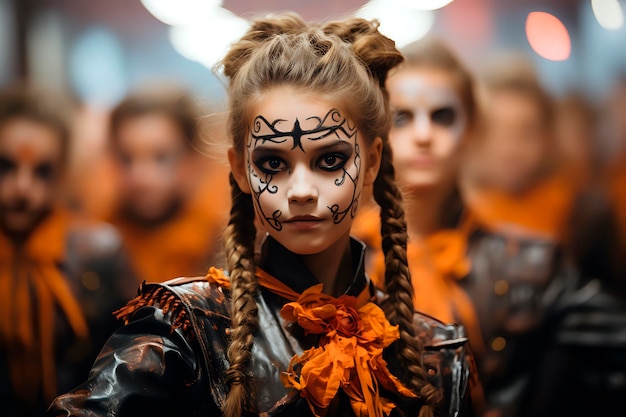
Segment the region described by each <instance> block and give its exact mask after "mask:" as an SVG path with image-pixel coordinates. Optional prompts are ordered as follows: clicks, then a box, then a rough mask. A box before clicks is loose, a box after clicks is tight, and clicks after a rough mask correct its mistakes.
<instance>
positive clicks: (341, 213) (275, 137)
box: [247, 109, 361, 231]
mask: <svg viewBox="0 0 626 417" xmlns="http://www.w3.org/2000/svg"><path fill="white" fill-rule="evenodd" d="M305 120H307V121H311V120H313V121H317V124H316V125H315V126H314V127H313V128H311V129H306V130H303V129H302V127H301V125H300V121H299V120H298V119H296V120H295V122H294V124H293V127H292V129H291V130H289V131H282V130H279V128H278V127H277V125H279V124H280V123H282V122H286V120H284V119H276V120H274V121H273V122H270V121H268V120H267V119H266V118H264V117H263V116H261V115H259V116H256V117H255V119H254V122H253V128H252V131H251V134H250V136H251V138H252V140H251V141H249V143H248V145H247V151H248V158H247V168H248V174H249V177H250V179H251V181H250V183H251V186H252V194H253V197H254V199H255V200H256V204H255V207H256V208H257V211H258V214H259V217H260V218H261V220H262V221H264V222H266V223H267V224H269V226H270V227H272V228H273V229H275V230H277V231H280V230H282V227H283V225H282V223H281V221H280V217H281V215H282V212H281V210H275V211H274V212H273V213H272V214H271V215H268V214H266V213H265V212H264V211H263V208H262V205H261V203H260V198H261V195H263V193H270V194H276V193H277V192H278V187H277V186H276V185H275V184H272V181H273V180H274V176H275V175H277V174H278V173H279V172H282V171H283V170H286V171H288V172H289V173H290V172H291V168H289V167H282V166H280V164H281V163H280V162H279V161H278V160H277V159H274V160H273V159H272V158H268V159H264V160H263V162H262V163H259V161H254V162H255V164H256V165H257V168H258V171H259V172H257V170H255V169H254V167H253V161H252V159H253V158H252V151H254V150H255V149H256V148H257V147H258V146H259V143H260V144H261V145H262V144H265V143H266V142H271V143H275V144H281V143H285V142H286V141H288V140H289V138H291V139H292V140H293V144H292V146H291V150H295V149H296V148H299V149H300V150H301V151H302V152H303V153H306V151H305V149H304V147H303V138H305V139H306V140H311V141H317V140H320V139H324V138H327V137H329V136H331V135H335V136H336V137H337V138H338V139H341V140H344V141H346V140H347V141H349V142H351V143H352V144H353V146H354V169H352V170H353V171H355V172H354V173H350V172H349V170H348V169H347V168H346V166H345V165H346V164H345V163H344V164H340V165H338V169H334V170H332V171H335V170H336V171H337V172H339V173H340V174H341V175H340V176H339V177H338V178H336V179H335V180H334V183H335V185H336V186H337V187H341V186H343V185H344V184H345V182H346V178H348V179H349V180H350V181H351V182H352V184H353V192H352V198H351V201H350V203H349V204H348V205H347V207H343V208H342V207H340V205H339V204H333V205H330V206H327V207H328V209H329V210H330V212H331V213H332V218H333V222H334V223H335V224H339V223H341V222H342V221H343V220H344V219H345V218H346V216H347V215H348V214H350V216H351V218H354V216H355V215H356V212H357V208H358V201H359V198H360V192H357V191H358V182H359V176H360V173H361V155H360V148H359V145H358V144H357V130H356V127H355V126H351V125H350V124H349V121H348V120H347V119H346V118H344V117H342V115H341V113H340V112H339V110H337V109H331V110H330V111H328V113H326V115H325V116H324V117H318V116H311V117H308V118H306V119H305ZM277 163H278V165H279V167H280V169H279V167H276V169H273V168H274V167H273V165H276V164H277ZM266 164H267V165H268V167H266V168H261V165H263V166H265V165H266ZM328 171H329V172H330V171H331V170H328Z"/></svg>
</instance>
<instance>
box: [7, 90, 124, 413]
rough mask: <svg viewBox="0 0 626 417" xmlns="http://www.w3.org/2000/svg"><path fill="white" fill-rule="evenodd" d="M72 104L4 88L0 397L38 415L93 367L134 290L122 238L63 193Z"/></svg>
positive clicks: (10, 408)
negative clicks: (75, 210)
mask: <svg viewBox="0 0 626 417" xmlns="http://www.w3.org/2000/svg"><path fill="white" fill-rule="evenodd" d="M69 148H70V128H69V108H68V111H67V112H66V111H65V108H64V106H63V105H62V100H58V99H57V98H56V97H53V96H49V95H48V94H46V93H43V92H40V91H35V90H34V89H32V88H27V87H22V86H20V87H12V88H7V89H5V90H3V91H1V92H0V401H2V409H3V413H2V414H3V415H4V416H20V417H27V416H39V415H41V414H42V413H43V412H44V411H45V409H46V407H47V405H48V404H49V402H50V401H51V399H52V398H54V396H56V395H57V394H58V393H59V392H63V391H65V390H67V389H69V388H71V387H73V386H75V385H77V384H78V383H79V382H80V380H81V379H82V378H83V377H84V375H85V373H86V372H88V370H89V369H90V366H91V364H92V363H93V361H94V359H95V358H96V355H97V353H98V349H99V348H100V346H101V345H102V343H104V342H105V341H106V339H107V338H108V337H109V336H110V334H111V333H112V332H113V331H114V330H115V329H116V328H117V327H118V323H117V321H116V320H115V318H114V317H113V315H112V312H113V311H114V310H116V309H118V308H120V307H121V306H123V305H124V303H125V302H126V301H127V300H128V299H129V298H130V297H132V295H133V293H134V289H133V287H134V286H135V284H136V279H135V277H134V276H133V275H132V274H131V272H130V271H131V269H130V267H129V265H128V262H127V258H126V257H125V255H124V252H123V250H122V245H121V240H120V239H119V236H118V234H117V233H116V231H115V229H114V228H112V227H111V226H109V225H105V224H97V223H87V222H83V221H79V220H77V219H74V218H73V217H72V216H71V215H70V213H69V211H68V210H66V209H65V208H64V207H63V204H62V203H61V202H60V199H61V197H60V196H61V195H62V194H63V187H64V179H65V178H64V175H65V167H66V164H67V160H68V156H69Z"/></svg>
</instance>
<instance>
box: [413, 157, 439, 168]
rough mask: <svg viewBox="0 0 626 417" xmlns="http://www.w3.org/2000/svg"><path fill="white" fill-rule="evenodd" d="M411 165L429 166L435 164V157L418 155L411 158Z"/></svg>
mask: <svg viewBox="0 0 626 417" xmlns="http://www.w3.org/2000/svg"><path fill="white" fill-rule="evenodd" d="M411 165H412V166H414V167H419V168H430V167H432V166H433V165H435V158H433V157H432V156H419V157H416V158H413V159H412V160H411Z"/></svg>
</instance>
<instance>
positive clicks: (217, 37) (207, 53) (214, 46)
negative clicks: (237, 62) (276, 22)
mask: <svg viewBox="0 0 626 417" xmlns="http://www.w3.org/2000/svg"><path fill="white" fill-rule="evenodd" d="M249 26H250V25H249V22H248V21H247V20H246V19H243V18H241V17H239V16H237V15H235V14H234V13H232V12H231V11H229V10H226V9H224V8H222V7H214V8H213V10H211V13H210V16H209V18H207V19H204V21H203V22H202V24H193V25H177V26H172V27H171V28H170V31H169V38H170V41H171V42H172V45H173V46H174V49H176V51H177V52H178V53H179V54H181V55H182V56H184V57H185V58H187V59H190V60H192V61H196V62H199V63H201V64H202V65H204V66H206V67H207V68H211V69H212V68H213V67H214V66H215V64H217V62H218V61H219V60H220V59H222V57H223V56H224V54H226V51H227V50H228V48H229V46H230V45H231V44H232V43H233V42H234V41H236V40H237V39H238V38H240V37H241V36H242V35H243V34H244V33H245V31H246V30H247V29H248V27H249Z"/></svg>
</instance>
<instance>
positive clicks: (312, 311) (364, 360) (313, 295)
mask: <svg viewBox="0 0 626 417" xmlns="http://www.w3.org/2000/svg"><path fill="white" fill-rule="evenodd" d="M281 315H282V317H283V318H284V319H285V320H287V321H290V322H295V323H298V324H299V325H300V326H301V327H302V328H303V329H304V331H305V332H306V333H307V334H319V335H321V339H320V345H319V347H313V348H311V349H308V350H307V351H305V352H304V353H303V354H302V355H301V356H295V357H294V358H293V359H292V360H291V363H290V365H289V369H288V371H287V373H286V374H285V376H284V378H283V382H284V383H285V384H286V385H287V386H290V387H294V388H296V389H298V390H299V391H300V395H301V396H303V397H304V398H306V400H307V402H308V403H309V406H310V407H311V410H312V411H313V413H314V414H315V415H316V416H318V417H319V416H325V415H326V412H327V408H328V406H329V405H330V404H331V402H332V401H333V399H334V398H335V396H336V395H337V392H338V390H339V388H342V389H343V391H344V392H345V393H346V394H347V395H348V397H349V398H350V404H351V405H352V409H353V410H354V412H355V413H356V415H358V416H361V415H368V416H383V415H386V414H389V412H390V411H391V410H392V409H393V408H394V407H395V405H394V404H393V402H391V401H389V400H386V399H384V398H381V397H380V388H381V387H382V388H384V389H386V390H388V391H390V392H392V393H397V394H401V395H404V396H406V397H415V395H414V394H413V393H412V392H411V391H410V390H409V389H407V388H406V387H404V386H403V385H402V383H401V382H400V381H399V380H398V379H397V378H396V377H395V376H393V375H392V374H391V372H390V371H389V369H388V368H387V363H386V362H385V360H384V359H383V357H382V353H383V348H385V347H387V346H389V345H390V344H391V343H393V342H394V341H395V340H397V339H398V338H399V337H400V334H399V331H398V327H397V326H392V325H391V324H390V323H389V321H387V318H386V317H385V313H384V312H383V311H382V310H381V309H380V307H378V306H377V305H375V304H373V303H367V304H365V305H363V306H361V307H358V306H357V299H356V298H355V297H351V296H346V295H344V296H341V297H339V298H334V297H331V296H329V295H326V294H323V293H322V285H321V284H319V285H315V286H313V287H311V288H309V289H307V290H306V291H305V292H303V293H302V295H301V296H300V297H299V298H298V300H297V301H295V302H292V303H288V304H286V305H285V306H284V307H283V308H282V310H281Z"/></svg>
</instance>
